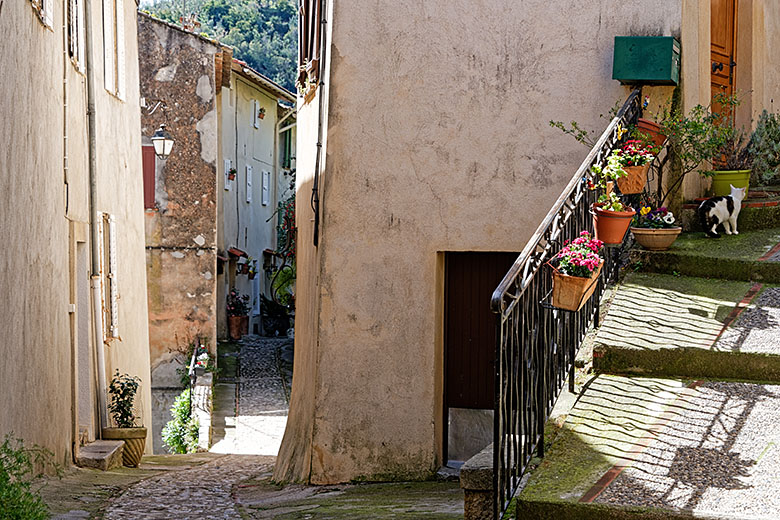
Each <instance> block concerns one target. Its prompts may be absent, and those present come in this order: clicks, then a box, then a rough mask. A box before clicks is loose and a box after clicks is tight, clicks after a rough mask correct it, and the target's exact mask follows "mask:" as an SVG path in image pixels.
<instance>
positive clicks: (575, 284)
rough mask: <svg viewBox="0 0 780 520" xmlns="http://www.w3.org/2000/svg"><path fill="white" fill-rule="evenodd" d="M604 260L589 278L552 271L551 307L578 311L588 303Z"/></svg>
mask: <svg viewBox="0 0 780 520" xmlns="http://www.w3.org/2000/svg"><path fill="white" fill-rule="evenodd" d="M603 265H604V260H602V261H601V262H599V266H598V267H597V268H596V270H595V271H593V273H592V274H591V275H590V278H583V277H581V276H569V275H567V274H562V273H559V272H558V271H553V290H552V305H553V307H558V308H559V309H566V310H568V311H578V310H580V309H581V308H582V306H583V305H585V303H586V302H587V301H588V299H589V298H590V297H591V295H592V294H593V291H595V290H596V282H597V281H598V279H599V273H601V266H603Z"/></svg>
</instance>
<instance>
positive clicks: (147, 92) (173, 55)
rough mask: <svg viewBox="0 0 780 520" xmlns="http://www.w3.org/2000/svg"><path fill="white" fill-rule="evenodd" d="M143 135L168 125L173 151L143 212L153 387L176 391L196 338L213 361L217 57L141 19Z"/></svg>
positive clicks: (201, 44) (208, 46)
mask: <svg viewBox="0 0 780 520" xmlns="http://www.w3.org/2000/svg"><path fill="white" fill-rule="evenodd" d="M138 31H139V42H140V54H139V60H140V68H141V95H142V96H143V97H144V98H145V99H146V102H147V105H149V106H150V107H154V106H155V105H156V104H157V102H158V101H162V102H163V104H164V106H163V107H160V108H158V109H157V110H156V111H155V112H154V113H153V114H149V111H150V110H144V111H142V126H143V128H142V133H143V135H147V136H148V135H152V134H153V133H154V131H155V129H156V128H157V127H158V126H159V124H160V123H163V122H165V123H167V128H168V131H169V132H170V133H171V135H172V136H173V138H174V140H175V143H174V147H173V151H172V152H171V155H170V157H169V158H168V159H167V161H165V163H163V164H162V165H158V168H157V175H156V179H155V180H156V186H155V187H156V196H155V200H156V204H157V207H156V209H154V210H149V209H147V210H146V246H147V248H146V260H147V276H148V290H147V294H148V301H149V335H150V352H151V363H152V379H153V384H154V386H157V387H168V386H176V385H178V384H179V383H178V379H179V378H178V376H177V375H176V373H175V370H176V368H178V367H179V366H181V365H180V360H179V361H177V359H180V358H181V357H182V356H181V355H180V354H178V352H179V351H180V350H181V349H183V348H185V347H186V345H187V344H188V343H190V342H191V341H193V340H194V338H195V337H196V336H200V337H201V338H205V340H206V341H207V342H208V345H209V349H210V351H211V352H212V354H216V274H217V271H216V227H217V200H216V197H217V167H216V163H217V148H218V141H217V136H218V120H217V105H216V100H217V95H216V86H215V84H214V82H215V54H216V53H217V52H218V47H217V46H216V45H215V44H212V43H210V42H208V41H206V40H204V39H202V38H199V37H198V36H195V35H193V34H190V33H186V32H184V31H181V30H179V29H176V28H172V27H169V26H167V25H165V24H163V23H160V22H158V21H155V20H153V19H151V18H150V17H147V16H139V18H138Z"/></svg>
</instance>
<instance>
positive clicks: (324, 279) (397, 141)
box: [274, 0, 780, 484]
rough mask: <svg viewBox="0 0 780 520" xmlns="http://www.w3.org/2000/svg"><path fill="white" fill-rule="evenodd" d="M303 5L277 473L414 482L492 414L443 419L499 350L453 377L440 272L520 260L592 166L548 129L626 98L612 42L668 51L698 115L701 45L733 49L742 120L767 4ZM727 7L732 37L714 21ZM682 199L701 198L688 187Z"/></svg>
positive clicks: (776, 16) (473, 408)
mask: <svg viewBox="0 0 780 520" xmlns="http://www.w3.org/2000/svg"><path fill="white" fill-rule="evenodd" d="M303 4H304V9H303V11H302V12H303V13H304V16H305V17H308V18H307V19H306V20H304V23H302V24H301V27H302V30H301V56H302V63H301V65H302V69H301V76H300V80H301V82H302V83H304V84H305V86H304V92H303V93H302V95H301V97H299V98H298V109H299V115H298V125H299V128H298V161H297V165H298V170H299V171H298V176H297V202H298V204H297V219H298V220H297V223H298V227H299V231H298V280H297V306H296V330H295V372H294V377H293V391H292V399H291V408H290V417H289V421H288V426H287V431H286V434H285V438H284V441H283V444H282V448H281V451H280V455H279V460H278V462H277V465H276V470H275V474H274V477H275V478H276V479H279V480H303V481H310V482H313V483H319V484H326V483H335V482H345V481H350V480H353V479H367V480H385V479H404V478H426V477H428V476H430V475H431V474H432V473H433V472H434V471H435V470H436V469H437V468H438V467H439V466H440V465H442V464H443V463H445V462H446V461H447V458H448V457H447V455H448V453H447V451H448V448H449V446H448V444H449V442H450V439H449V434H450V433H451V430H452V428H453V427H455V426H457V425H453V424H452V421H453V415H452V411H453V409H461V410H465V411H464V412H463V414H462V415H461V418H462V417H466V421H467V422H468V421H473V422H474V423H479V424H481V425H483V426H484V424H485V422H486V421H485V417H486V416H487V417H488V418H489V413H490V410H489V409H490V408H491V407H492V406H491V403H490V402H489V399H488V400H487V401H488V402H487V403H486V399H484V398H483V399H481V401H480V402H481V404H479V403H477V404H474V405H469V407H466V406H463V407H460V408H459V407H458V406H450V401H449V400H450V399H452V400H453V401H452V402H453V403H455V402H456V401H457V400H458V399H463V400H464V402H465V401H468V399H467V398H468V396H463V395H457V394H458V390H459V389H460V388H463V387H465V386H467V385H468V384H470V382H471V381H472V380H475V379H477V378H482V379H484V380H485V388H487V389H488V393H489V391H490V388H491V387H490V381H491V379H492V372H491V368H490V363H491V359H492V358H491V356H493V355H494V354H493V353H492V352H493V351H492V348H493V347H494V345H493V344H492V339H491V337H489V336H490V334H491V333H490V332H487V333H486V334H487V335H486V336H484V337H480V338H477V339H479V341H475V343H474V348H473V349H472V350H473V351H475V352H476V351H478V350H480V349H481V356H482V358H481V360H480V361H479V362H477V361H476V360H475V362H474V363H472V364H469V363H468V362H465V363H464V365H465V366H466V367H467V368H468V367H469V366H474V367H478V368H480V371H479V372H477V373H468V372H465V373H462V374H456V375H458V376H459V377H460V379H458V378H452V377H450V376H448V375H447V374H448V372H447V367H448V366H449V365H448V356H449V354H448V353H449V351H450V343H451V340H454V339H458V338H459V337H460V336H458V333H457V332H455V333H454V332H452V330H455V329H450V328H448V326H449V325H450V324H452V322H453V321H456V320H454V319H453V318H452V316H450V315H449V314H448V312H449V307H450V304H451V303H452V301H453V300H457V298H458V296H457V294H456V293H457V289H458V284H457V283H453V284H452V285H451V286H448V280H450V278H451V277H450V275H451V272H450V270H448V267H447V266H454V265H456V264H457V263H458V262H459V258H460V257H459V254H462V253H465V254H466V255H471V256H470V257H469V258H470V261H473V264H471V265H472V268H470V269H469V268H464V269H462V271H463V272H465V273H466V274H469V273H471V278H469V280H472V281H470V282H469V283H472V282H473V279H474V278H475V277H477V276H478V275H479V274H480V273H482V272H485V273H487V272H488V271H489V269H488V267H489V265H488V264H489V262H487V261H486V259H494V260H495V262H497V263H496V264H490V265H493V266H494V267H495V265H498V264H500V263H501V262H505V261H506V258H505V256H506V255H505V254H504V255H502V254H501V253H509V258H510V259H511V257H512V254H514V253H516V252H518V251H520V250H521V249H522V248H523V246H524V245H525V243H526V241H527V240H528V238H529V237H530V236H531V235H532V233H533V232H534V230H535V228H536V227H537V225H538V224H539V222H540V221H541V220H542V219H543V217H544V216H545V214H546V213H547V211H548V209H549V208H550V206H551V205H552V204H553V202H554V201H555V200H556V198H557V197H558V195H559V194H560V191H561V190H562V188H563V187H564V186H565V185H566V183H567V182H568V181H569V180H570V179H571V177H572V175H573V174H574V172H575V171H576V168H577V166H578V165H579V163H580V161H581V160H582V159H583V158H584V156H585V154H586V153H587V152H586V150H585V149H584V148H582V147H581V146H580V145H579V144H577V143H575V142H574V141H573V140H571V139H570V138H569V137H568V136H565V135H562V134H561V133H560V132H559V131H558V130H556V129H553V128H551V127H550V126H549V123H548V122H549V121H550V120H561V121H565V122H567V123H568V122H569V121H572V120H575V121H578V122H579V123H580V124H582V125H583V126H584V127H585V128H588V129H592V130H595V131H597V132H599V133H600V132H601V131H602V130H603V129H604V128H605V127H606V126H607V124H608V120H607V119H603V118H600V117H599V115H600V114H607V113H608V111H609V109H610V108H612V107H613V106H614V105H615V104H616V103H618V102H620V103H622V102H623V101H624V100H625V99H626V97H627V96H628V94H629V92H630V88H629V87H627V86H621V85H620V84H619V83H618V82H617V81H614V80H612V79H611V76H612V74H611V73H612V52H613V42H614V37H615V36H624V35H656V36H674V37H676V38H677V39H678V41H679V42H680V43H681V47H682V70H681V84H680V86H681V88H682V100H683V105H684V107H685V108H690V107H692V106H694V105H695V104H697V103H702V104H705V105H708V104H709V101H710V92H711V83H712V81H713V80H712V78H711V64H712V62H711V49H710V47H711V39H712V38H711V33H715V34H721V33H722V34H724V35H726V36H727V37H728V38H731V39H732V40H733V49H734V52H733V57H734V59H735V61H736V62H737V63H738V65H737V67H736V69H735V76H734V77H733V81H734V84H735V86H736V87H737V88H738V89H742V90H744V91H745V92H746V98H745V101H744V103H743V106H742V110H743V112H742V113H741V114H740V117H742V118H743V120H745V119H749V116H750V115H753V116H755V115H756V114H758V113H759V112H760V111H761V110H762V109H763V108H768V109H771V108H772V107H773V104H772V101H773V99H775V98H777V95H778V89H780V82H779V81H777V79H778V72H779V71H780V62H779V61H778V59H777V58H776V53H775V55H773V54H772V49H776V48H778V43H780V42H778V41H777V40H778V38H780V31H778V24H780V4H778V3H776V2H770V1H768V0H764V1H762V0H752V1H751V0H740V1H739V2H738V8H737V13H736V15H734V13H733V9H734V7H733V6H734V4H731V3H730V2H729V1H726V0H723V1H712V2H711V1H710V0H659V1H656V2H613V1H607V0H595V1H590V2H582V1H575V0H563V1H558V2H550V1H548V0H528V1H523V2H508V1H501V2H481V3H479V4H478V5H475V3H474V2H470V1H464V0H456V1H447V2H423V3H420V2H416V1H411V0H394V1H388V0H384V1H379V2H364V1H358V0H339V1H338V2H334V1H325V2H323V3H322V5H324V11H323V13H322V14H321V15H320V14H319V13H318V6H319V5H321V4H320V2H316V1H307V2H303ZM724 10H725V11H729V10H731V14H730V15H728V16H731V19H732V20H734V22H733V24H732V25H731V26H729V27H732V28H734V27H735V28H736V30H735V32H730V31H729V29H728V27H725V28H724V26H723V24H724V23H725V22H723V21H722V15H720V14H716V15H713V14H712V13H713V11H715V12H716V13H721V12H723V11H724ZM320 16H324V17H325V19H326V21H327V23H326V24H324V25H323V24H322V23H320V22H321V18H320ZM320 27H325V28H326V30H325V31H324V32H323V33H322V34H320V33H319V28H320ZM320 64H321V68H319V67H320ZM318 71H321V74H320V75H321V78H319V77H317V72H318ZM320 79H321V80H322V81H323V83H324V85H323V86H321V87H319V88H317V84H318V83H319V81H320ZM671 92H672V89H671V87H652V88H646V89H645V92H644V93H645V94H646V95H650V96H651V98H652V100H653V101H654V102H659V103H660V102H662V101H663V100H664V99H665V98H667V97H668V96H669V95H670V94H671ZM320 144H321V148H320ZM685 190H686V196H688V197H692V196H698V195H700V194H701V193H702V191H703V186H702V185H701V183H700V182H698V178H697V177H696V176H691V179H690V182H688V183H687V184H686V186H685ZM502 257H504V259H503V260H502V259H501V258H502ZM491 261H492V260H491ZM458 265H460V264H458ZM461 267H463V266H461ZM467 267H468V265H467ZM491 269H493V271H491V272H493V278H495V276H496V273H495V272H498V273H499V274H498V277H499V279H500V269H499V268H491ZM494 271H495V272H494ZM493 283H494V282H493ZM447 287H450V289H447ZM479 287H481V288H485V289H486V291H487V293H486V294H484V295H483V294H480V295H479V296H478V297H477V296H475V297H473V298H471V299H469V298H465V300H463V299H462V300H460V303H461V304H464V305H461V307H463V308H465V309H466V310H467V312H466V313H465V316H466V318H468V317H469V316H471V315H477V314H478V313H483V312H486V311H487V309H488V308H489V295H490V292H492V290H493V288H494V287H495V286H494V285H493V286H491V282H490V281H489V280H488V278H487V277H486V278H485V281H483V282H481V285H479ZM464 302H465V303H464ZM456 303H457V302H456ZM453 305H454V304H453ZM483 309H484V311H483ZM448 316H449V318H448ZM487 319H488V320H489V319H490V316H488V317H487ZM461 321H467V320H465V319H464V320H461ZM462 334H465V333H462ZM453 336H457V337H453ZM477 343H479V345H477ZM466 352H467V353H468V352H469V350H468V347H466ZM480 363H483V364H480ZM448 378H449V380H448ZM448 390H449V391H451V392H452V393H451V394H450V393H448ZM488 397H489V395H488ZM488 421H489V419H488ZM466 426H468V424H467V425H466ZM489 426H490V425H489V422H488V429H489ZM485 438H486V439H487V440H489V439H490V434H489V432H488V435H487V436H486V437H485Z"/></svg>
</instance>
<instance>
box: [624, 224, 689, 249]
mask: <svg viewBox="0 0 780 520" xmlns="http://www.w3.org/2000/svg"><path fill="white" fill-rule="evenodd" d="M681 231H682V228H681V227H679V226H678V227H673V228H661V229H652V228H638V227H632V228H631V233H633V234H634V238H635V239H636V241H637V242H639V245H640V246H642V247H644V248H645V249H649V250H650V251H666V250H667V249H669V246H671V245H672V244H674V241H675V240H677V237H678V236H679V235H680V232H681Z"/></svg>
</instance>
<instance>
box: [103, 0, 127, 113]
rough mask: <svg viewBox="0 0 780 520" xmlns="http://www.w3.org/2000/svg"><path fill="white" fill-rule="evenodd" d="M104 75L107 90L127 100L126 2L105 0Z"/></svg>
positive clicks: (122, 0)
mask: <svg viewBox="0 0 780 520" xmlns="http://www.w3.org/2000/svg"><path fill="white" fill-rule="evenodd" d="M103 75H104V82H105V87H106V90H107V91H109V92H110V93H111V94H113V95H115V96H117V97H118V98H119V99H121V100H123V101H124V99H125V91H126V80H125V10H124V0H103Z"/></svg>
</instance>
